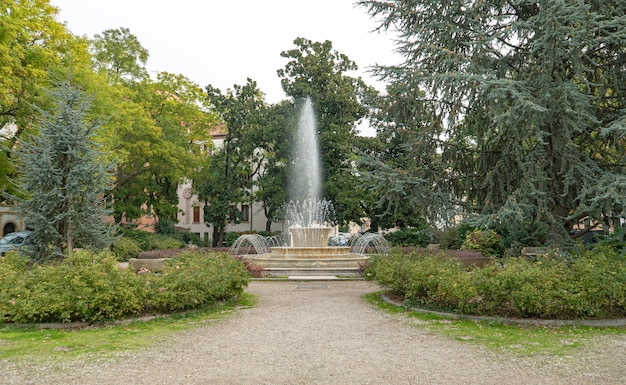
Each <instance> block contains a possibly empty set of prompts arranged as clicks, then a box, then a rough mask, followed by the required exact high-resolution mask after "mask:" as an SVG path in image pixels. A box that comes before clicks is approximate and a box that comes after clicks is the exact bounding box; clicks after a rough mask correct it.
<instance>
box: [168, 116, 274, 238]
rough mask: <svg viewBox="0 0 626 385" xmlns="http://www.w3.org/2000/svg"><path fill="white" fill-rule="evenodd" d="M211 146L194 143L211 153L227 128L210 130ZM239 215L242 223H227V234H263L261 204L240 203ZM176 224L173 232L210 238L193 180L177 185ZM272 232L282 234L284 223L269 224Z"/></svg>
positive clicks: (217, 146) (209, 229)
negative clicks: (183, 232)
mask: <svg viewBox="0 0 626 385" xmlns="http://www.w3.org/2000/svg"><path fill="white" fill-rule="evenodd" d="M210 134H211V140H212V143H211V144H209V143H203V142H198V143H197V144H198V145H199V146H200V147H201V148H202V149H203V150H205V151H206V152H207V153H210V151H211V149H212V148H221V147H223V145H224V141H225V140H226V134H227V132H226V126H225V125H219V126H217V127H215V128H214V129H213V130H212V131H211V133H210ZM239 209H240V210H241V214H242V221H241V223H230V224H228V225H227V226H226V229H225V231H226V232H232V231H234V232H240V233H243V232H260V231H265V225H266V222H267V218H266V217H265V213H264V211H263V206H262V204H261V203H260V202H251V203H250V204H240V206H239ZM177 219H178V223H177V224H176V229H177V230H179V231H188V232H190V233H195V234H197V235H198V236H200V238H201V239H204V240H205V241H209V240H210V238H211V237H212V236H213V227H212V226H210V225H209V224H206V223H205V222H204V202H201V201H200V200H199V199H198V196H197V195H195V194H193V193H192V181H189V180H188V181H185V182H184V183H181V184H180V185H179V186H178V218H177ZM271 230H272V231H283V230H284V228H283V223H282V222H277V223H272V229H271Z"/></svg>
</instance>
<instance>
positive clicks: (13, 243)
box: [0, 231, 33, 256]
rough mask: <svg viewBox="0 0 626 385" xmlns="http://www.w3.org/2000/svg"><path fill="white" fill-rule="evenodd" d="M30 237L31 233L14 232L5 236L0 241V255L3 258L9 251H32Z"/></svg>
mask: <svg viewBox="0 0 626 385" xmlns="http://www.w3.org/2000/svg"><path fill="white" fill-rule="evenodd" d="M31 235H32V231H16V232H14V233H9V234H7V235H5V236H4V238H2V239H0V255H1V256H4V254H6V253H7V252H8V251H11V250H26V251H30V250H32V249H33V244H32V241H31Z"/></svg>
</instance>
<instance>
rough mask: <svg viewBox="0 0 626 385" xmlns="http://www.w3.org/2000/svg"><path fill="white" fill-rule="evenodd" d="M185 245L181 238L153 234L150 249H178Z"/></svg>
mask: <svg viewBox="0 0 626 385" xmlns="http://www.w3.org/2000/svg"><path fill="white" fill-rule="evenodd" d="M183 246H185V245H184V244H183V242H182V240H180V239H178V238H175V237H170V236H167V235H159V234H155V235H154V236H153V237H152V238H151V242H150V249H151V250H166V249H180V248H181V247H183Z"/></svg>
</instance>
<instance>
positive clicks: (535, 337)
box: [365, 292, 626, 356]
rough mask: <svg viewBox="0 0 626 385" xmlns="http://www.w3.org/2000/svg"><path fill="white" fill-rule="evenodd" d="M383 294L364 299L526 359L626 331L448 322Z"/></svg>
mask: <svg viewBox="0 0 626 385" xmlns="http://www.w3.org/2000/svg"><path fill="white" fill-rule="evenodd" d="M381 294H382V292H374V293H370V294H367V295H366V296H365V298H366V300H367V301H368V302H370V303H372V304H375V305H376V306H378V307H380V308H381V309H384V310H385V311H388V312H390V313H396V314H403V315H405V316H407V317H408V319H409V320H413V321H415V322H411V325H413V326H414V327H417V328H422V329H425V330H428V331H430V332H433V333H436V334H439V335H443V336H445V337H448V338H452V339H455V340H458V341H462V342H464V343H470V344H475V345H479V346H483V347H486V348H488V349H491V350H493V351H496V352H501V353H511V354H520V355H527V356H534V355H554V356H566V355H569V354H571V353H575V352H576V351H578V350H579V349H580V348H582V347H585V346H587V345H589V344H591V343H593V342H594V340H597V338H598V337H602V336H611V335H624V334H626V328H615V327H608V328H594V327H586V326H562V327H543V326H526V325H524V326H519V325H510V324H502V323H498V322H487V321H469V320H456V319H446V318H444V317H440V316H436V315H431V314H422V313H418V312H415V311H411V310H409V309H407V308H405V307H402V306H396V305H393V304H389V303H387V302H385V301H383V299H382V298H381Z"/></svg>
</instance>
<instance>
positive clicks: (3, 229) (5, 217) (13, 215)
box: [0, 204, 26, 238]
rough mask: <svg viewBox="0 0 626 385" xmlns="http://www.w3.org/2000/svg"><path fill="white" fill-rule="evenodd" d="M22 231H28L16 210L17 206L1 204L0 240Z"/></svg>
mask: <svg viewBox="0 0 626 385" xmlns="http://www.w3.org/2000/svg"><path fill="white" fill-rule="evenodd" d="M20 230H26V224H25V223H24V218H22V217H21V216H20V215H19V214H18V213H17V211H16V210H15V205H7V204H0V238H2V237H4V236H5V235H7V234H9V233H12V232H14V231H20Z"/></svg>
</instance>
